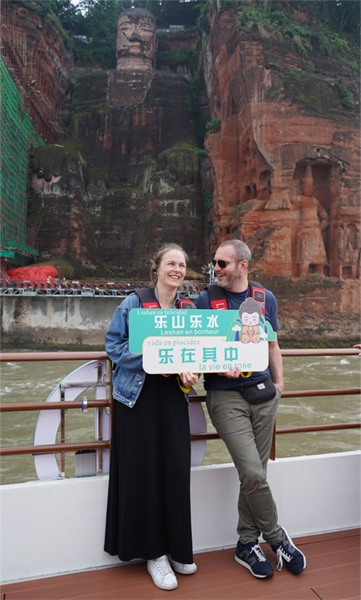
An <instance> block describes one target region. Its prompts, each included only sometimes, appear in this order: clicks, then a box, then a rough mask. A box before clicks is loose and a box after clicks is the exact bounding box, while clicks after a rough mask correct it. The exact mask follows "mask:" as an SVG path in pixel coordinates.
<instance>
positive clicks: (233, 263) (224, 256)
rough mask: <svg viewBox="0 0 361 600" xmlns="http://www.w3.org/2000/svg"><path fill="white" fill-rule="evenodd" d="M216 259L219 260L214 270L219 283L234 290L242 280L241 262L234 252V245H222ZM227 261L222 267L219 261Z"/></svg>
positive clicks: (227, 288)
mask: <svg viewBox="0 0 361 600" xmlns="http://www.w3.org/2000/svg"><path fill="white" fill-rule="evenodd" d="M214 260H215V261H217V262H216V265H215V267H214V272H215V274H216V276H217V280H218V285H219V286H220V287H222V288H224V289H226V290H230V291H232V290H233V288H235V287H237V285H238V284H239V283H240V282H241V280H242V275H241V272H240V263H241V262H242V261H239V260H238V259H237V258H236V256H235V253H234V249H233V247H232V246H222V247H221V248H218V250H217V252H216V254H215V256H214ZM219 260H220V261H225V262H226V263H227V264H226V266H225V267H220V266H219V263H218V261H219Z"/></svg>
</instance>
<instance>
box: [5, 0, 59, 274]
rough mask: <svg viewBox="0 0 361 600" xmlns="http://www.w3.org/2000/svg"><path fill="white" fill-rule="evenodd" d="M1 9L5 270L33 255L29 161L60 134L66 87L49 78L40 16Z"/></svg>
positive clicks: (8, 5) (14, 6) (13, 7)
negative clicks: (28, 232)
mask: <svg viewBox="0 0 361 600" xmlns="http://www.w3.org/2000/svg"><path fill="white" fill-rule="evenodd" d="M29 6H30V5H29ZM0 9H1V21H0V23H1V36H0V46H1V58H0V77H1V117H0V119H1V122H0V127H1V130H0V160H1V165H0V193H1V224H0V266H1V265H2V266H3V267H4V268H5V269H7V268H10V266H17V265H24V264H25V263H26V262H27V260H28V258H29V257H32V256H34V255H36V254H37V250H36V249H34V248H31V247H30V246H28V245H27V243H26V242H27V240H26V223H27V197H28V185H29V180H30V178H29V171H28V169H29V164H30V155H31V152H32V150H33V149H34V148H36V147H38V146H43V145H44V144H45V143H47V144H49V143H53V142H54V141H56V140H57V139H59V137H60V136H61V135H62V134H63V132H64V116H65V114H66V111H64V98H65V96H66V93H67V90H68V88H69V82H68V81H67V79H66V78H65V77H64V75H63V74H62V73H61V69H60V68H59V66H58V65H56V68H55V71H54V72H56V77H55V81H54V79H52V77H51V75H49V72H51V69H50V70H49V60H50V64H51V62H52V61H53V62H54V61H56V57H55V58H51V56H52V55H51V51H50V50H49V48H48V47H47V46H46V44H45V43H44V41H43V40H42V38H41V36H40V35H39V37H38V34H37V33H36V32H37V31H40V32H41V29H42V21H41V17H40V16H39V14H37V13H36V12H34V11H32V10H31V9H28V8H27V7H26V5H24V4H22V3H15V2H9V1H8V0H1V1H0ZM34 40H35V41H34ZM49 55H50V58H49ZM46 65H47V66H48V69H47V68H46Z"/></svg>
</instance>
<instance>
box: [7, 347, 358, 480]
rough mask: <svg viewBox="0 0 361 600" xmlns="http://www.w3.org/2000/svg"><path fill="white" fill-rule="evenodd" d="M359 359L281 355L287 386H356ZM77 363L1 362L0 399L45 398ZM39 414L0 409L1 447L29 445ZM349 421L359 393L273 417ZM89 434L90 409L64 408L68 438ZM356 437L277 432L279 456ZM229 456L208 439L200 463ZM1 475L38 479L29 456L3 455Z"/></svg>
mask: <svg viewBox="0 0 361 600" xmlns="http://www.w3.org/2000/svg"><path fill="white" fill-rule="evenodd" d="M360 361H361V357H360V356H358V355H353V356H332V357H330V356H328V357H327V356H314V357H288V356H287V357H284V371H285V385H286V390H307V389H335V388H355V387H360V366H361V362H360ZM80 364H81V363H80V361H74V362H72V361H62V362H53V361H50V362H42V363H40V362H39V363H38V362H22V363H21V362H19V363H1V364H0V381H1V396H0V400H1V402H4V403H5V402H6V403H8V402H39V401H43V400H44V401H45V400H46V398H47V397H48V395H49V393H50V392H51V391H52V390H53V388H54V387H55V386H56V385H57V384H58V383H59V382H60V381H61V380H62V379H63V378H64V377H65V376H66V375H67V374H68V373H70V372H71V371H72V370H73V369H76V368H78V367H79V366H80ZM197 392H198V393H199V394H204V390H203V387H202V385H201V384H198V386H197ZM88 399H91V398H90V397H88ZM204 408H205V407H204ZM205 412H206V408H205ZM37 416H38V413H37V412H34V411H31V412H28V413H20V412H19V413H2V416H1V423H0V431H1V446H2V447H4V446H5V447H6V446H28V445H32V443H33V434H34V427H35V425H36V420H37ZM351 421H352V422H355V421H360V396H359V395H345V396H321V397H316V398H289V399H288V398H282V399H281V401H280V406H279V409H278V416H277V426H278V427H287V426H296V425H315V424H332V423H347V422H351ZM207 428H208V431H213V427H212V425H211V424H210V423H209V419H208V417H207ZM93 439H94V414H93V411H91V410H89V411H87V412H81V411H80V410H79V411H76V410H71V411H70V410H69V411H67V413H66V442H75V441H89V440H93ZM360 442H361V433H360V429H353V430H343V431H329V432H317V433H299V434H292V435H291V434H287V435H279V436H278V437H277V457H278V458H281V457H287V456H298V455H301V456H302V455H312V454H323V453H327V452H344V451H348V450H359V449H360ZM230 461H231V459H230V456H229V454H228V452H227V450H226V449H225V446H224V444H223V442H222V441H221V440H214V441H213V440H212V441H208V442H207V451H206V455H205V458H204V461H203V464H208V465H209V464H214V463H226V462H230ZM66 475H67V476H70V477H71V476H73V475H74V455H71V454H70V453H69V454H67V455H66ZM0 477H1V480H0V481H1V483H2V484H9V483H20V482H24V481H30V480H34V479H36V478H37V476H36V472H35V468H34V462H33V458H32V456H31V455H29V456H14V457H3V458H2V459H1V463H0Z"/></svg>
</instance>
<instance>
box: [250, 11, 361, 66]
mask: <svg viewBox="0 0 361 600" xmlns="http://www.w3.org/2000/svg"><path fill="white" fill-rule="evenodd" d="M293 10H297V11H300V12H303V13H304V15H305V17H306V18H305V21H304V22H303V23H301V22H300V21H298V20H296V19H295V18H294V16H293V12H292V11H293ZM359 25H360V14H359V2H358V1H357V0H328V2H322V1H318V0H312V2H303V3H300V2H294V1H292V0H291V1H286V0H273V1H272V2H268V1H263V0H260V1H259V2H256V3H255V4H252V5H249V4H248V3H247V1H246V3H245V5H244V6H243V8H242V9H241V11H240V16H239V19H238V27H239V29H240V30H241V31H242V32H246V31H249V30H250V29H252V28H253V29H258V28H263V29H265V30H266V31H268V33H270V34H271V35H272V36H274V37H275V38H276V39H280V40H287V41H288V43H289V44H290V46H291V47H292V49H293V50H294V51H295V52H297V53H298V54H299V55H300V56H305V57H306V56H308V55H310V54H311V53H312V52H314V51H325V52H326V53H327V54H329V55H332V56H333V57H334V58H335V59H336V60H339V61H341V62H346V63H348V64H350V65H353V66H355V64H356V63H357V61H358V59H359V43H360V38H359Z"/></svg>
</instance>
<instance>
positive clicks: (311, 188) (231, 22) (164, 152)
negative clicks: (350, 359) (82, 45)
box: [12, 3, 360, 344]
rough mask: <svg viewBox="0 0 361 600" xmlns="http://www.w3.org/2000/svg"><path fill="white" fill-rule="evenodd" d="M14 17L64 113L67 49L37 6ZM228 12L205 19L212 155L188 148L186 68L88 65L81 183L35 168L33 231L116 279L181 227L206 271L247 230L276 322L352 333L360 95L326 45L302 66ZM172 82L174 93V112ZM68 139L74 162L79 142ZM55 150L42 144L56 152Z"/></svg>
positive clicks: (78, 114) (74, 136) (180, 234)
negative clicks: (128, 77)
mask: <svg viewBox="0 0 361 600" xmlns="http://www.w3.org/2000/svg"><path fill="white" fill-rule="evenodd" d="M14 6H15V3H14ZM12 18H13V24H14V27H15V28H18V29H16V31H18V35H19V36H20V37H21V39H22V40H24V39H26V43H27V44H28V46H27V47H28V49H29V57H31V61H32V62H31V64H32V65H33V66H32V68H33V69H35V70H34V73H36V74H37V77H36V78H35V82H34V84H32V83H31V82H32V80H31V81H30V83H28V85H29V86H32V87H31V88H29V89H30V94H32V97H33V98H36V96H35V95H34V94H35V93H36V92H33V89H36V88H37V87H38V86H35V83H36V82H42V85H43V88H42V89H43V90H44V92H46V94H45V97H46V98H47V102H48V104H50V106H51V107H52V109H53V108H54V110H56V111H57V112H58V114H61V110H60V113H59V109H62V110H64V111H66V106H67V94H68V90H69V87H68V75H69V70H70V69H71V67H72V57H71V54H70V53H69V51H68V50H67V48H66V47H65V46H64V41H63V40H62V38H61V36H59V35H58V33H57V32H56V26H55V24H54V23H53V22H50V23H48V22H46V23H45V24H44V21H43V20H42V18H41V17H40V16H39V15H38V16H36V14H35V16H34V14H32V15H31V18H30V17H29V13H27V12H26V10H25V9H24V8H21V9H18V10H17V11H16V12H15V15H13V17H12ZM237 18H238V11H237V10H232V9H228V10H223V11H220V12H219V13H218V14H214V15H213V16H212V18H211V32H210V37H209V41H208V46H207V52H206V55H205V58H204V76H205V81H206V88H207V94H208V100H209V107H210V113H211V116H212V117H213V118H216V119H219V130H218V131H212V132H210V133H209V134H208V136H207V138H206V144H205V145H206V149H207V151H208V159H207V160H203V161H202V160H200V159H199V158H198V157H199V155H198V154H197V153H195V148H196V146H195V141H194V130H193V124H192V123H191V120H192V118H193V116H190V112H189V108H188V107H187V106H186V95H187V94H186V90H185V87H186V82H185V80H183V79H182V78H181V77H176V76H175V74H172V73H167V74H164V76H163V75H161V73H157V74H156V76H154V77H153V79H152V81H153V83H154V87H153V89H151V87H150V86H149V87H148V85H146V86H145V88H144V89H147V90H148V91H147V94H146V95H144V94H141V95H140V98H138V99H137V97H136V94H135V96H134V97H133V96H131V93H132V89H131V86H130V87H129V86H128V87H129V89H128V91H127V92H126V93H125V92H124V86H123V83H124V82H118V81H117V78H116V77H115V75H112V76H110V77H109V78H108V75H107V74H106V73H104V72H103V73H100V72H94V73H90V74H89V75H88V76H87V77H83V79H82V80H80V84H79V85H78V86H77V89H76V92H75V93H74V96H73V101H74V104H73V107H74V109H75V110H74V113H73V114H74V121H73V124H72V126H71V128H70V131H71V140H70V142H71V143H73V142H74V141H76V142H78V144H79V143H80V144H81V145H82V146H83V148H82V149H81V151H82V154H81V155H82V158H81V159H79V161H78V167H76V168H75V169H74V168H71V169H67V172H68V171H69V172H70V173H71V174H72V177H73V176H74V173H75V174H77V168H79V172H80V171H81V170H82V169H83V167H84V165H85V164H86V162H87V163H88V169H89V173H88V178H89V177H90V185H89V186H88V187H87V182H86V180H85V178H84V179H82V178H80V175H79V178H80V179H81V186H79V185H78V184H76V185H75V184H74V186H73V184H71V185H70V184H69V181H65V179H66V178H65V177H64V178H63V179H64V181H63V182H62V181H61V180H62V177H61V170H59V173H58V174H57V177H55V178H53V177H52V173H51V172H50V171H49V173H48V176H47V177H46V178H45V181H44V180H41V177H39V175H40V173H38V172H37V179H38V185H39V186H40V187H41V190H40V191H39V190H38V192H37V193H38V194H39V197H40V202H38V203H36V202H35V203H34V202H33V203H32V204H31V210H33V211H34V212H33V214H30V217H34V216H35V219H34V218H33V219H32V223H33V224H34V220H35V221H36V224H35V226H34V227H33V230H32V234H33V236H35V237H36V236H38V240H37V241H38V243H39V245H40V247H41V250H42V252H43V255H44V256H46V255H47V253H49V252H50V253H52V254H53V255H54V256H58V257H64V258H68V259H70V260H71V259H72V258H74V257H76V259H77V261H78V263H79V264H81V263H83V264H90V265H91V267H92V268H93V269H96V266H97V264H98V265H99V262H97V261H101V260H102V259H104V257H105V261H108V263H110V264H112V266H113V267H114V269H115V271H114V272H116V269H117V268H118V272H119V273H120V272H121V275H122V278H126V277H127V276H128V273H127V269H130V271H129V274H131V276H132V277H134V273H135V272H137V273H139V268H140V267H141V268H143V269H145V267H146V262H147V261H146V260H143V258H144V256H145V248H146V252H147V256H146V258H147V257H148V254H149V252H151V248H150V246H151V245H152V243H156V244H157V245H158V244H159V243H160V242H162V241H168V240H169V239H173V240H174V239H175V237H176V240H177V241H178V242H179V243H181V244H182V245H183V246H184V247H185V248H186V249H187V250H188V249H189V248H191V252H190V254H191V256H192V264H191V267H193V268H196V269H197V270H200V266H201V263H202V262H203V260H204V257H205V258H206V259H207V257H210V255H211V254H212V252H213V251H214V249H215V248H216V246H217V244H218V243H219V242H221V241H224V240H225V239H229V238H232V237H235V236H236V237H240V238H242V239H244V240H245V241H246V242H247V243H248V244H249V245H250V247H251V249H252V252H253V256H254V264H253V269H254V274H255V275H256V276H257V278H259V279H260V280H261V281H262V282H263V283H264V284H265V285H268V286H269V287H270V288H271V289H273V290H274V291H275V293H276V295H277V298H278V300H279V307H280V323H281V328H282V331H283V332H284V333H283V334H281V336H282V335H284V336H285V337H287V338H289V339H290V340H292V341H293V343H294V344H296V343H297V340H301V341H303V342H305V343H310V342H311V341H312V343H322V342H323V341H324V340H325V341H331V340H338V341H339V342H345V343H347V340H356V339H357V337H358V333H359V308H360V289H359V277H360V262H359V261H360V255H359V231H360V212H359V190H360V181H359V150H358V147H359V138H360V136H359V121H358V110H354V109H350V108H347V107H344V106H343V105H342V104H341V102H340V89H339V81H340V76H342V78H343V80H345V81H347V82H349V83H350V85H352V82H351V81H350V74H349V73H348V71H347V70H346V69H344V67H342V66H340V65H338V64H337V63H336V62H335V61H334V60H333V59H332V58H331V57H328V56H325V55H324V54H319V55H317V54H312V61H313V64H314V69H313V70H310V69H309V68H308V66H309V58H307V59H306V58H302V57H300V56H299V55H297V54H296V53H295V52H292V51H291V48H290V47H289V46H288V45H287V43H286V42H284V41H279V40H276V39H272V38H271V37H270V36H269V34H267V32H266V31H264V30H262V29H261V28H252V29H251V30H248V31H245V32H244V33H242V34H241V33H240V32H239V30H238V29H237V27H236V23H237ZM14 31H15V30H14ZM24 31H25V34H24ZM21 32H22V33H21ZM24 35H25V38H24ZM27 68H30V67H27ZM32 72H33V71H32ZM178 72H184V70H183V71H182V70H180V71H178ZM15 75H16V74H15ZM190 77H191V73H190V72H188V71H187V78H190ZM100 83H101V84H102V87H101V89H100V88H99V90H98V84H100ZM108 83H109V85H108ZM19 85H24V84H23V83H21V82H20V83H19ZM132 85H133V87H134V90H135V92H136V91H137V90H136V88H137V85H138V84H136V82H133V84H132ZM34 86H35V87H34ZM122 86H123V88H122ZM173 86H174V87H173ZM138 87H139V89H143V86H142V85H140V83H139V85H138ZM118 88H119V89H118ZM134 90H133V91H134ZM177 90H178V91H177ZM135 92H134V93H135ZM164 92H166V93H165V94H164ZM129 94H130V96H129ZM40 95H41V94H40ZM133 95H134V94H133ZM167 95H168V96H169V98H170V101H172V102H176V103H177V104H179V103H182V104H183V109H184V112H183V113H182V114H183V117H180V116H179V115H180V114H181V113H178V112H177V113H175V112H174V109H172V106H171V105H169V103H168V101H167V99H166V98H167ZM128 96H129V98H128V102H127V97H128ZM114 97H117V103H115V104H117V106H115V105H114V102H113V100H114ZM183 99H184V102H183ZM105 101H107V102H108V104H107V106H106V107H105ZM124 103H125V104H124ZM33 105H34V106H36V102H33ZM355 108H357V106H356V107H355ZM172 110H173V112H172ZM35 112H36V111H35ZM175 114H177V117H176V119H175V118H174V115H175ZM172 121H173V122H172ZM48 124H51V120H50V119H49V120H48ZM173 125H174V128H173ZM180 134H181V135H180ZM184 137H185V141H186V142H187V143H186V145H184V144H183V142H184V139H183V138H184ZM53 139H54V138H53ZM181 140H182V143H181V144H180V141H181ZM189 141H191V146H189ZM70 147H71V150H69V154H68V158H70V159H71V161H70V162H72V160H73V158H74V156H75V154H76V153H77V152H78V149H79V147H80V146H79V147H78V146H77V148H76V149H75V146H70ZM84 150H85V152H84ZM56 151H57V148H56V147H55V148H54V147H53V149H52V152H51V153H47V158H48V159H49V160H50V161H52V160H53V157H54V155H53V153H54V152H56ZM55 158H56V157H55ZM189 159H190V162H189ZM198 163H199V166H200V177H201V179H202V182H203V188H204V190H205V191H208V192H210V191H213V207H212V210H211V211H210V213H209V216H208V232H209V233H208V235H207V237H206V239H205V241H204V246H205V248H204V249H202V248H201V246H202V240H203V239H204V234H203V226H202V219H201V215H202V209H201V206H200V190H199V174H198ZM195 165H196V166H195ZM49 168H50V167H49ZM78 174H79V173H78ZM88 183H89V180H88ZM69 185H70V187H69ZM72 186H73V187H72ZM44 190H45V191H44ZM190 217H191V218H190ZM30 221H31V219H30ZM197 231H198V232H199V235H197ZM35 241H36V240H34V245H35ZM202 254H203V256H202V257H201V255H202ZM200 257H201V258H200ZM124 259H125V260H124ZM142 261H143V262H142Z"/></svg>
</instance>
